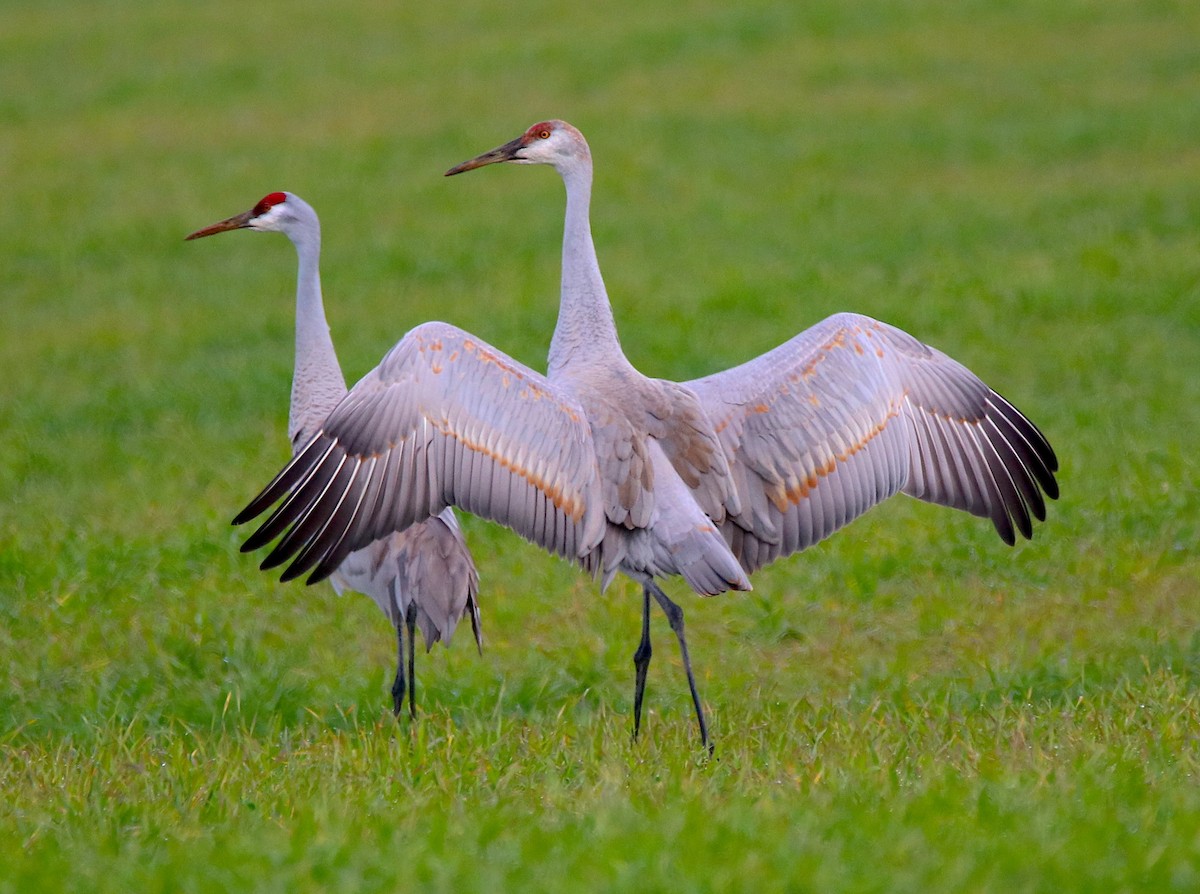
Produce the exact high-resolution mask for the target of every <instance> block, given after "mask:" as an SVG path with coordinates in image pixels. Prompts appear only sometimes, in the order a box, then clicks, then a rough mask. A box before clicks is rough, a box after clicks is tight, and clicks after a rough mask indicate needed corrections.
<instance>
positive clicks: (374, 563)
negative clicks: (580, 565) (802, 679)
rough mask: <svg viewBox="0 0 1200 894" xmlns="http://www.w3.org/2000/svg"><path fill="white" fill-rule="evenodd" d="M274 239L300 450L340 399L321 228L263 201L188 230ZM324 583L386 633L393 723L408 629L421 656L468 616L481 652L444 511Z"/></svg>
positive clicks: (456, 537)
mask: <svg viewBox="0 0 1200 894" xmlns="http://www.w3.org/2000/svg"><path fill="white" fill-rule="evenodd" d="M240 229H249V230H258V231H260V232H279V233H283V234H284V235H285V236H287V237H288V238H289V239H290V240H291V241H292V244H293V245H294V246H295V247H296V254H297V256H298V259H299V271H298V274H297V281H296V362H295V369H294V371H293V374H292V400H291V411H290V413H289V414H288V437H289V438H290V439H291V443H292V447H293V449H295V448H296V447H298V446H300V445H303V444H305V443H307V442H308V441H309V439H310V438H312V437H313V435H314V434H315V433H316V432H318V431H319V430H320V428H321V423H322V422H324V421H325V417H326V416H328V415H329V413H330V412H331V411H332V410H333V408H334V407H336V406H337V405H338V404H339V403H340V402H341V400H342V398H344V397H345V396H346V380H345V378H343V376H342V369H341V366H339V365H338V359H337V353H336V352H335V350H334V347H333V339H332V338H331V337H330V334H329V324H328V323H327V322H326V320H325V306H324V302H323V301H322V297H321V274H320V267H319V262H320V254H321V223H320V220H319V219H318V218H317V212H316V211H314V210H313V208H312V206H311V205H309V204H308V203H307V202H305V201H304V200H303V199H301V198H300V197H299V196H297V195H293V194H292V193H290V192H273V193H271V194H270V195H268V196H266V197H265V198H263V199H262V200H261V201H260V202H259V203H258V204H257V205H255V206H254V207H253V208H251V209H250V210H249V211H246V212H243V213H242V214H238V215H235V216H234V217H230V218H228V219H226V220H222V221H219V222H218V223H215V224H212V225H211V226H208V227H205V228H204V229H202V230H197V231H196V232H194V233H192V234H191V235H189V236H188V237H187V239H199V238H201V237H204V236H212V235H214V234H216V233H224V232H228V231H229V230H240ZM329 577H330V582H331V583H332V584H333V587H334V589H335V590H336V591H337V592H338V594H339V595H340V594H341V593H343V592H344V591H346V590H354V591H357V592H359V593H365V594H366V595H368V596H370V597H371V598H372V599H373V600H374V601H375V604H376V605H378V606H379V608H380V609H382V611H383V613H384V614H385V615H387V618H388V620H389V621H391V622H392V626H394V627H395V629H396V639H397V650H398V653H399V655H398V658H397V660H396V678H395V681H394V683H393V684H392V704H393V711H394V712H395V714H396V716H397V717H398V716H399V715H400V712H401V711H402V710H403V708H404V694H405V689H406V687H405V673H404V665H405V631H406V630H407V633H408V637H407V639H408V653H407V658H408V685H407V690H408V707H409V715H410V716H412V717H416V685H417V678H416V673H415V665H416V639H415V635H416V631H415V628H416V627H420V628H421V635H422V636H423V638H424V640H425V651H426V652H428V651H429V649H431V648H432V647H433V644H434V643H436V642H438V641H439V640H443V639H444V640H445V642H446V643H447V644H449V642H450V637H451V636H452V635H453V634H454V629H455V627H457V626H458V622H459V621H460V620H461V619H462V618H463V616H464V615H470V618H471V628H472V630H473V631H474V633H475V645H476V648H478V649H479V650H480V652H481V653H482V650H483V640H482V638H481V633H480V627H479V603H478V590H479V575H478V573H477V572H476V571H475V562H474V560H473V559H472V558H471V553H470V550H468V549H467V544H466V541H465V540H464V539H463V534H462V530H461V529H460V528H459V526H458V519H456V518H455V517H454V510H453V509H451V508H449V507H446V508H445V509H443V510H441V511H440V512H438V513H437V514H431V515H430V516H429V517H428V518H425V519H422V520H421V521H419V522H418V523H416V524H414V525H413V526H412V527H410V528H407V529H406V530H404V531H396V532H387V533H384V534H382V535H381V536H380V537H379V538H378V539H372V541H370V542H364V543H362V544H359V545H358V546H357V547H355V549H354V551H352V552H348V553H347V554H346V555H345V556H344V557H343V558H342V559H340V560H339V562H338V565H337V567H336V569H333V570H332V573H331V574H330V576H329Z"/></svg>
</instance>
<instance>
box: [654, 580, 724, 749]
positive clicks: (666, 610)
mask: <svg viewBox="0 0 1200 894" xmlns="http://www.w3.org/2000/svg"><path fill="white" fill-rule="evenodd" d="M646 590H647V591H648V592H649V593H651V594H652V595H653V596H654V598H655V599H657V600H658V604H659V605H661V606H662V610H663V614H665V615H666V616H667V621H668V622H670V624H671V629H672V630H674V631H675V636H676V638H677V639H678V640H679V654H680V655H681V656H682V657H683V669H684V670H685V671H686V672H687V681H688V688H689V689H691V690H692V704H694V705H695V706H696V720H698V721H699V722H700V741H701V742H702V743H703V744H704V747H705V748H707V749H708V753H709V754H712V753H713V746H712V742H711V741H709V738H708V724H707V723H705V722H704V708H702V707H700V696H699V694H698V693H697V692H696V678H695V677H694V676H692V661H691V659H690V658H688V647H687V639H686V638H685V637H684V635H683V609H681V608H680V607H679V606H678V605H676V604H675V603H674V602H672V601H671V600H670V598H669V597H668V596H667V594H666V593H664V592H663V591H662V590H660V589H659V588H658V586H657V585H656V584H654V583H653V582H650V583H648V584H647V585H646Z"/></svg>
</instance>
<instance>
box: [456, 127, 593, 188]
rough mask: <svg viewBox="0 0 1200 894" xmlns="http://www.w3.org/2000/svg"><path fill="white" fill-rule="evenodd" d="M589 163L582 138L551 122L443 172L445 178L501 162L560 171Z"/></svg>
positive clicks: (531, 129)
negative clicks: (565, 166)
mask: <svg viewBox="0 0 1200 894" xmlns="http://www.w3.org/2000/svg"><path fill="white" fill-rule="evenodd" d="M590 159H591V152H590V151H589V149H588V144H587V140H585V139H584V138H583V134H581V133H580V132H579V131H578V130H577V129H576V128H574V127H572V126H571V125H570V124H568V123H567V122H566V121H559V120H557V119H554V120H550V121H539V122H538V123H537V124H535V125H533V126H532V127H531V128H529V129H528V130H527V131H525V133H523V134H521V136H519V137H517V138H516V139H515V140H510V141H509V142H507V143H505V144H504V145H503V146H497V147H496V148H495V149H493V150H491V151H490V152H485V153H483V155H477V156H475V158H472V159H471V160H470V161H464V162H463V163H462V164H460V165H455V166H454V167H452V168H451V169H450V170H448V171H447V172H446V176H447V177H452V176H453V175H455V174H461V173H463V172H464V171H471V170H474V169H475V168H482V167H483V166H484V165H490V164H496V163H497V162H501V161H510V162H513V163H514V164H519V165H553V166H554V167H555V168H559V169H560V170H561V168H562V166H563V165H566V164H570V163H572V162H578V161H582V160H589V161H590Z"/></svg>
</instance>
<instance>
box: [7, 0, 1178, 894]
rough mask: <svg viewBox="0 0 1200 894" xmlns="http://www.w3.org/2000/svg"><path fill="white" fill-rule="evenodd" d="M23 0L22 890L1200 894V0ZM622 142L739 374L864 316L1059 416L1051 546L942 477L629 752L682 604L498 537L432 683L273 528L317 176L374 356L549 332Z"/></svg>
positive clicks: (642, 350) (690, 295) (763, 603)
mask: <svg viewBox="0 0 1200 894" xmlns="http://www.w3.org/2000/svg"><path fill="white" fill-rule="evenodd" d="M579 6H580V7H581V8H579V9H574V10H572V9H571V8H570V7H568V6H566V5H562V4H553V3H548V2H544V0H543V2H528V3H503V4H497V3H482V2H474V0H471V2H468V3H467V4H460V5H459V6H458V7H456V8H453V9H451V8H449V7H446V6H445V5H444V4H397V3H392V2H383V0H373V2H362V3H357V4H353V5H352V6H348V5H345V4H329V3H318V2H311V0H301V2H292V3H288V4H283V3H273V2H267V3H258V4H246V3H238V4H234V3H228V2H214V3H207V4H187V3H180V2H164V3H158V4H149V5H147V4H144V3H133V2H128V0H113V2H108V3H82V2H77V0H76V2H70V0H66V2H60V3H54V4H45V3H31V2H19V0H10V2H8V3H6V4H5V5H4V6H3V8H2V9H0V183H2V184H3V187H2V188H0V294H2V295H3V298H2V299H0V301H2V307H3V319H4V333H3V336H2V337H0V371H2V373H3V374H2V375H0V433H2V434H3V437H0V492H2V493H3V494H4V499H3V501H2V502H0V681H3V685H2V686H0V892H9V891H13V892H17V891H20V892H29V891H42V890H45V891H62V890H67V891H144V892H155V891H205V892H208V891H221V890H227V891H246V890H257V891H280V892H283V891H287V892H296V891H317V890H323V891H324V890H365V891H394V890H398V889H409V888H416V889H419V890H431V891H451V890H455V891H457V890H472V891H496V890H524V891H555V892H558V891H564V890H597V889H607V890H621V891H626V890H640V891H671V892H686V891H724V890H731V889H743V890H761V891H783V890H788V891H802V890H812V891H821V892H827V891H879V892H929V891H992V892H1014V891H1016V892H1021V891H1055V892H1058V891H1096V892H1105V894H1108V892H1125V891H1155V892H1159V891H1171V890H1175V891H1194V890H1196V889H1197V888H1198V887H1200V785H1198V784H1197V782H1198V779H1200V689H1198V683H1200V602H1198V600H1197V591H1198V589H1200V588H1198V585H1197V581H1200V560H1198V558H1197V542H1198V539H1200V525H1198V522H1200V498H1198V496H1197V483H1198V482H1200V460H1198V459H1197V454H1196V444H1197V438H1198V436H1200V375H1198V373H1197V371H1198V370H1200V252H1198V250H1197V249H1198V248H1200V139H1198V138H1200V103H1197V102H1196V97H1197V96H1198V95H1200V44H1198V43H1197V41H1196V35H1197V33H1200V16H1198V15H1197V13H1196V12H1195V10H1193V9H1192V8H1191V7H1190V6H1189V5H1188V4H1182V3H1171V2H1159V3H1155V2H1150V3H1146V2H1132V0H1117V2H1113V3H1104V4H1101V3H1083V2H1066V3H1051V2H1037V0H1014V2H1010V3H1003V4H994V3H981V2H968V3H958V4H951V3H925V2H920V3H901V2H888V0H868V2H864V3H845V4H843V3H834V2H824V0H816V2H812V3H803V4H798V3H778V4H770V3H756V2H749V3H736V4H734V3H725V2H715V0H700V2H696V3H691V4H686V8H681V7H680V6H679V5H678V4H667V3H650V4H647V3H645V2H641V3H623V2H621V0H616V2H613V3H606V4H588V5H587V6H590V7H594V8H591V9H590V10H585V9H583V8H582V6H583V5H579ZM548 116H559V117H565V118H567V119H569V120H571V121H573V122H574V123H575V124H577V125H579V126H580V127H581V128H582V129H583V130H584V132H585V133H587V134H588V136H589V138H590V141H591V144H592V149H593V154H594V156H595V158H596V163H597V173H596V194H595V200H594V203H593V224H594V231H595V236H596V239H597V243H598V248H599V253H600V260H601V264H602V266H603V267H604V270H605V274H606V279H607V282H608V285H609V290H610V293H611V295H612V297H613V301H614V305H615V308H616V315H617V320H618V325H619V327H620V329H621V332H622V338H623V343H624V345H625V347H626V351H627V353H628V354H629V356H630V358H631V359H632V360H633V362H634V363H635V364H636V365H637V366H638V367H639V368H640V369H642V370H643V371H644V372H646V373H648V374H651V375H659V376H667V377H673V378H686V377H691V376H695V375H699V374H702V373H704V372H708V371H711V370H713V369H717V368H720V367H723V366H727V365H731V364H734V363H737V362H740V361H741V360H744V359H746V358H747V357H749V356H752V355H754V354H757V353H759V352H761V351H763V350H766V349H768V348H770V347H773V346H774V345H775V344H777V343H778V342H780V341H781V340H783V339H784V338H786V337H788V336H790V335H791V334H792V333H794V332H795V331H797V330H799V329H801V328H804V327H805V326H808V325H810V324H811V323H813V322H815V321H817V320H819V319H820V318H822V317H824V316H825V315H827V314H829V313H831V312H834V311H836V310H857V311H861V312H864V313H868V314H872V315H874V316H877V317H880V318H882V319H885V320H888V321H890V322H893V323H895V324H897V325H900V326H902V327H904V328H906V329H908V330H910V331H912V332H913V333H915V334H916V335H918V336H919V337H921V338H923V339H924V340H926V341H928V342H930V343H932V344H934V345H936V346H938V347H940V348H942V349H943V350H945V351H947V352H948V353H950V354H952V355H953V356H955V357H957V358H959V359H960V360H962V361H963V362H965V363H966V364H968V365H969V366H971V367H972V368H973V369H975V370H976V371H977V372H979V373H980V374H981V375H982V376H983V377H984V378H985V379H986V380H987V381H988V382H989V383H990V384H992V385H993V386H994V387H995V388H997V389H998V390H999V391H1001V392H1002V393H1004V394H1005V395H1006V396H1008V397H1010V398H1011V399H1012V400H1013V401H1014V402H1015V403H1016V404H1017V405H1018V406H1020V407H1021V408H1022V409H1024V410H1025V411H1026V412H1028V413H1029V414H1030V415H1031V416H1032V417H1033V418H1034V419H1035V420H1036V421H1037V422H1038V423H1039V424H1040V425H1041V426H1042V427H1043V428H1044V430H1045V431H1046V433H1047V434H1048V436H1049V437H1050V439H1051V441H1052V443H1053V444H1054V445H1055V446H1056V448H1057V449H1058V451H1059V455H1060V458H1061V460H1062V466H1063V471H1062V476H1061V482H1062V491H1063V499H1062V500H1061V501H1060V502H1059V503H1057V504H1054V505H1053V506H1052V507H1051V513H1050V518H1049V520H1048V522H1047V523H1046V524H1045V525H1044V526H1042V527H1040V528H1039V529H1038V533H1037V536H1036V538H1035V540H1034V541H1033V542H1032V543H1028V544H1022V545H1021V546H1019V547H1018V548H1016V549H1014V550H1009V549H1007V548H1006V547H1004V546H1003V544H1001V543H1000V542H999V540H998V539H997V538H996V537H995V535H994V533H993V532H992V531H991V530H990V529H989V527H988V525H987V524H986V523H985V522H982V521H980V520H977V519H972V518H968V517H960V516H959V515H957V514H954V513H950V512H948V511H945V510H941V509H937V508H935V507H929V506H925V505H919V504H916V503H915V502H913V501H895V502H894V503H891V504H888V505H886V506H884V507H880V508H879V509H877V510H875V511H874V512H872V513H871V514H870V515H868V516H867V517H865V518H863V519H861V520H859V521H858V522H856V523H855V524H854V525H852V526H851V527H850V528H848V529H847V530H845V531H843V532H841V533H839V534H838V535H837V536H835V537H834V538H832V539H831V540H829V541H827V542H826V543H824V544H821V545H820V546H818V547H816V548H814V549H813V550H811V551H809V552H808V553H806V554H804V555H802V556H797V557H793V558H792V559H790V560H787V561H785V562H782V563H779V564H778V565H776V566H773V567H771V568H769V569H766V570H765V571H763V572H761V573H760V574H758V575H756V577H755V587H756V589H755V591H754V592H753V593H752V594H748V595H739V596H733V595H729V596H725V597H719V598H716V599H713V600H707V601H701V600H699V599H697V598H693V597H691V596H690V595H687V594H686V593H684V592H683V590H682V589H681V587H680V585H679V584H678V583H676V584H675V585H673V586H672V588H671V592H672V593H673V594H674V595H675V596H676V597H678V598H679V599H680V601H681V602H682V604H683V606H684V608H685V610H686V611H687V612H688V631H689V641H690V643H691V646H692V650H693V659H694V662H695V664H696V667H697V672H698V677H699V685H700V689H701V692H702V695H703V697H704V699H705V702H706V704H707V707H708V711H709V714H710V720H711V723H712V726H713V732H714V736H715V738H716V743H717V753H716V757H715V759H713V760H711V761H706V760H704V759H703V756H702V755H701V754H700V753H699V749H698V748H697V742H696V736H695V729H694V720H693V718H692V715H691V709H690V705H689V702H688V697H687V691H686V686H685V685H684V681H683V679H682V673H681V669H680V666H679V663H678V660H677V657H676V656H675V654H674V648H673V643H672V642H671V636H670V633H669V631H668V630H667V629H666V625H665V624H664V623H663V622H662V619H661V618H656V619H655V638H656V644H657V646H658V649H657V657H656V659H655V662H654V665H653V667H652V669H651V675H650V682H649V688H648V712H649V713H648V716H647V717H646V719H645V724H644V735H643V737H642V740H641V741H640V742H638V743H636V744H632V743H630V741H629V729H630V723H631V701H632V683H633V680H632V677H633V674H632V665H631V660H630V659H631V655H632V651H633V648H634V646H635V644H636V638H637V631H638V625H639V622H640V619H639V612H638V605H639V603H638V601H637V598H636V594H635V592H634V590H633V588H632V587H631V586H630V585H628V584H626V583H623V582H621V583H618V584H616V585H614V586H613V587H612V589H611V590H610V591H609V592H608V593H607V594H605V595H603V596H601V595H599V594H598V592H597V589H596V587H595V585H594V584H593V583H591V582H590V581H587V580H586V579H584V578H583V577H582V576H581V575H580V574H578V573H577V572H576V571H574V570H573V569H571V568H569V567H567V566H566V565H564V564H562V563H560V562H557V561H555V560H553V559H550V558H548V557H546V556H544V555H542V554H541V553H539V552H538V551H537V550H536V549H535V548H533V547H531V546H528V545H527V544H524V543H523V542H521V541H519V540H518V539H517V538H516V537H515V536H513V535H511V534H509V533H508V532H506V531H503V530H501V529H498V528H496V527H494V526H491V525H489V524H486V523H482V522H478V521H475V520H471V521H470V523H469V531H468V533H469V536H470V540H471V543H472V547H473V549H474V551H475V555H476V559H477V562H478V564H479V566H480V570H481V574H482V578H483V591H482V594H481V599H482V603H483V617H484V625H485V646H486V649H485V652H484V655H483V658H482V659H480V658H479V657H478V656H477V655H476V654H475V653H474V650H473V649H472V648H471V647H470V646H469V644H468V642H467V641H466V637H464V636H463V635H462V634H461V632H460V635H459V637H458V638H457V640H456V641H455V643H454V644H453V647H452V648H451V649H449V650H442V649H438V650H435V651H434V653H432V654H431V655H429V656H421V657H420V660H419V666H418V671H417V673H418V681H419V703H420V706H421V716H420V718H419V720H418V722H417V723H415V724H409V723H407V722H404V723H400V724H397V723H395V722H394V721H393V720H392V719H391V717H390V714H389V712H388V710H387V703H388V701H389V699H388V695H387V687H388V684H389V682H390V680H389V677H390V673H391V661H392V650H393V646H392V639H391V636H390V635H389V631H388V625H387V623H386V621H385V620H384V619H383V617H382V616H381V615H380V614H379V612H378V611H377V610H376V609H375V607H374V606H373V605H371V604H370V602H369V600H367V599H364V598H360V597H353V596H352V597H348V598H344V599H339V598H337V597H335V596H334V595H333V593H332V591H331V590H329V589H328V588H327V587H324V586H322V587H316V588H312V589H305V588H303V587H301V586H299V585H288V586H283V585H280V584H278V583H277V582H275V581H274V580H272V579H271V578H270V577H268V576H267V575H263V574H261V573H259V572H258V571H257V570H256V567H255V561H254V560H253V559H252V558H250V557H245V556H242V555H240V554H239V553H238V552H237V546H238V544H239V542H240V540H239V537H240V536H241V534H240V532H237V531H234V530H232V529H230V528H229V527H228V519H229V518H230V517H231V516H232V514H233V513H234V512H235V511H236V510H237V509H238V508H240V506H241V505H242V503H243V502H244V501H245V500H246V499H247V498H248V497H249V496H250V495H252V494H253V493H254V491H255V490H256V489H257V488H258V487H259V486H260V485H261V484H262V483H264V482H265V480H266V478H267V477H268V476H269V475H270V474H271V473H272V472H273V471H274V470H275V468H276V466H277V464H278V462H279V461H280V460H281V459H282V458H283V457H284V456H285V454H286V452H287V446H286V443H285V436H284V420H285V416H286V394H287V388H288V384H287V383H288V378H289V374H290V366H291V353H290V352H291V326H292V318H291V314H292V290H293V286H294V273H295V270H294V257H293V253H292V249H291V247H290V246H289V245H288V244H287V242H286V240H284V239H282V238H280V237H260V236H253V235H249V234H235V235H230V236H226V237H222V238H221V239H214V240H205V241H204V242H201V243H195V244H193V243H187V244H185V243H184V242H183V241H182V240H183V236H184V235H185V234H186V233H188V232H190V231H191V230H193V229H195V228H197V227H199V226H201V225H204V224H207V223H210V222H212V221H214V220H217V219H218V218H221V217H225V216H228V215H230V214H233V213H235V212H237V211H240V210H243V209H245V208H247V207H249V206H250V205H251V204H252V203H253V202H254V201H256V200H257V199H258V198H259V197H260V196H262V195H264V194H265V193H267V192H270V191H273V190H276V189H290V190H293V191H295V192H297V193H300V194H301V195H303V196H305V197H306V198H307V199H308V200H310V201H311V202H312V203H313V204H314V205H315V206H316V208H317V209H318V211H319V212H320V213H321V215H322V219H323V222H324V227H325V240H324V241H325V254H324V258H323V275H324V281H325V287H326V292H327V303H328V305H329V312H330V316H331V321H332V326H333V330H334V336H335V340H336V341H337V343H338V346H339V350H340V352H341V356H342V362H343V365H344V366H345V368H346V370H347V373H348V374H349V375H350V376H351V377H357V376H358V375H360V374H362V373H363V372H365V371H366V370H367V369H369V368H370V367H371V366H373V365H374V363H375V362H376V361H377V360H378V358H379V357H380V356H381V355H382V353H383V352H384V351H385V350H386V348H387V347H389V346H390V345H391V344H392V343H393V342H394V341H395V340H396V338H398V337H399V336H400V335H401V334H402V333H403V332H404V331H405V330H406V329H407V328H408V327H409V326H411V325H413V324H415V323H417V322H419V321H422V320H426V319H431V318H441V319H448V320H451V321H453V322H455V323H457V324H459V325H461V326H463V327H465V328H467V329H470V330H472V331H474V332H476V333H478V334H479V335H480V336H481V337H483V338H485V339H487V340H489V341H491V342H493V343H494V344H496V345H498V346H501V347H503V348H504V349H505V350H507V351H509V352H510V353H512V354H514V355H515V356H517V357H519V358H521V359H522V360H524V361H526V362H529V363H531V364H533V365H535V366H540V365H541V363H542V358H543V357H544V356H545V350H546V346H547V343H548V341H549V336H550V332H551V330H552V325H553V323H552V320H553V316H554V313H555V303H556V295H557V283H558V266H559V257H558V244H559V239H560V237H561V216H562V188H561V185H560V184H559V183H558V181H557V178H555V177H554V175H553V174H552V173H551V172H549V171H545V170H520V169H513V168H505V169H501V168H493V169H488V170H485V171H481V172H477V173H474V174H470V175H468V176H465V177H461V178H456V179H454V180H450V181H447V180H444V179H443V178H442V177H441V172H442V171H444V170H445V169H446V168H447V167H449V166H450V165H452V164H454V163H456V162H458V161H461V160H463V159H465V158H467V157H470V156H472V155H474V154H476V153H478V152H480V151H483V150H485V149H488V148H491V147H492V146H494V145H498V144H499V143H501V142H504V141H506V140H508V139H509V138H511V137H513V136H515V135H516V134H518V133H519V132H520V131H521V130H522V129H523V128H524V127H526V126H527V125H528V124H530V123H532V122H533V121H535V120H537V119H538V118H542V117H548Z"/></svg>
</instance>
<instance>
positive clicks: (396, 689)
mask: <svg viewBox="0 0 1200 894" xmlns="http://www.w3.org/2000/svg"><path fill="white" fill-rule="evenodd" d="M396 651H397V652H398V653H399V657H397V658H396V681H395V682H394V683H392V713H393V714H395V715H396V716H397V717H399V716H400V712H401V711H403V710H404V628H403V627H401V626H400V625H399V624H397V625H396Z"/></svg>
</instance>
